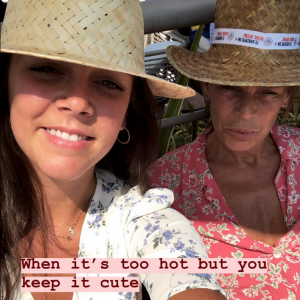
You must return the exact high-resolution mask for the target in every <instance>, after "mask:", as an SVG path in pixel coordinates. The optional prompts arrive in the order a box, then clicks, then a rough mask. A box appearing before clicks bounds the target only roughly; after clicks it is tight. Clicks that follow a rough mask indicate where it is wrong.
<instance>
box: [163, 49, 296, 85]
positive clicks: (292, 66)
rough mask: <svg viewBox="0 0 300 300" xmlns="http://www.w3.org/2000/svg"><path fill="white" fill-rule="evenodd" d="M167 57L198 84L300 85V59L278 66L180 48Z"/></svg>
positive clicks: (255, 60) (169, 51)
mask: <svg viewBox="0 0 300 300" xmlns="http://www.w3.org/2000/svg"><path fill="white" fill-rule="evenodd" d="M219 47H220V46H219ZM224 50H225V48H224ZM227 50H228V48H227ZM235 50H236V49H235ZM296 51H298V50H296ZM219 52H220V49H219ZM166 54H167V57H168V59H169V61H170V63H171V64H172V65H173V66H174V67H175V68H176V69H177V70H178V71H179V72H180V73H182V74H183V75H185V76H187V77H189V78H192V79H195V80H198V81H203V82H209V83H213V84H220V85H234V86H300V56H299V59H298V61H294V62H289V63H286V64H284V63H283V64H281V65H276V64H275V63H274V62H273V63H272V62H271V61H270V62H268V63H267V62H264V61H261V60H259V59H255V58H254V59H252V60H246V59H245V60H241V59H240V60H239V59H234V56H233V55H231V57H232V58H231V59H228V58H226V57H225V56H223V57H220V56H217V55H214V54H213V51H208V52H206V53H193V52H190V51H188V50H186V49H183V48H181V47H177V46H169V47H168V48H167V49H166ZM250 62H251V63H250Z"/></svg>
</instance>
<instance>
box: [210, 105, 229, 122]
mask: <svg viewBox="0 0 300 300" xmlns="http://www.w3.org/2000/svg"><path fill="white" fill-rule="evenodd" d="M231 113H232V108H231V107H230V104H229V103H228V102H226V101H224V100H219V101H211V103H210V114H211V119H212V123H213V125H214V128H216V127H220V126H221V123H222V122H223V121H225V120H227V119H228V118H230V115H231Z"/></svg>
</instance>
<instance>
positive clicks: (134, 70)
mask: <svg viewBox="0 0 300 300" xmlns="http://www.w3.org/2000/svg"><path fill="white" fill-rule="evenodd" d="M1 52H6V53H16V54H24V55H32V56H37V57H45V58H49V59H54V60H59V61H65V62H70V63H76V64H81V65H86V66H91V67H95V68H101V69H107V70H112V71H118V72H122V73H127V74H131V75H135V76H139V77H143V78H146V79H147V81H148V84H149V87H150V89H151V91H152V93H153V94H154V95H156V96H163V97H171V98H178V99H180V98H186V97H190V96H193V95H194V94H195V92H194V91H193V90H192V89H189V88H187V87H183V86H180V85H177V84H174V83H170V82H167V81H165V80H163V79H159V78H157V77H155V76H150V75H147V74H146V73H145V67H144V21H143V16H142V10H141V6H140V3H139V0H9V1H8V6H7V9H6V15H5V18H4V22H3V26H2V32H1Z"/></svg>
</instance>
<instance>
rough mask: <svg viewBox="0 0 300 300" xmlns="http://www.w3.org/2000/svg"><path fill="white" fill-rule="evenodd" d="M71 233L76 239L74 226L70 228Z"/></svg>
mask: <svg viewBox="0 0 300 300" xmlns="http://www.w3.org/2000/svg"><path fill="white" fill-rule="evenodd" d="M69 232H70V233H71V234H72V237H74V235H75V232H74V228H73V226H71V227H70V228H69Z"/></svg>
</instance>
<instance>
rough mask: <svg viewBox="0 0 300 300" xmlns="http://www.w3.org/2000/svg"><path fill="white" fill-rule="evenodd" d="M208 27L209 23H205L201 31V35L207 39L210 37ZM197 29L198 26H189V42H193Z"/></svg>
mask: <svg viewBox="0 0 300 300" xmlns="http://www.w3.org/2000/svg"><path fill="white" fill-rule="evenodd" d="M209 29H210V24H206V25H205V26H204V29H203V33H202V36H204V37H205V38H207V39H208V40H209V38H210V34H209ZM197 30H198V28H197V29H194V30H193V27H190V31H189V37H190V44H192V43H193V41H194V39H195V36H196V33H197Z"/></svg>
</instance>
